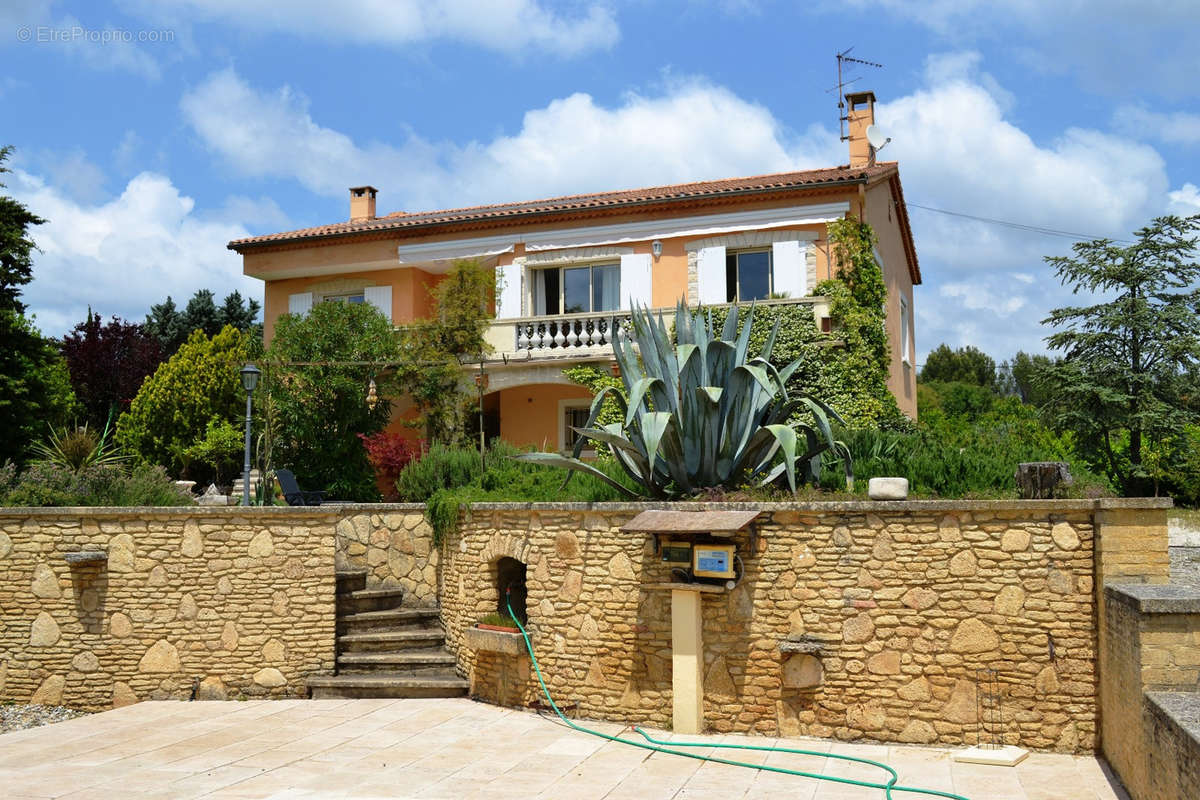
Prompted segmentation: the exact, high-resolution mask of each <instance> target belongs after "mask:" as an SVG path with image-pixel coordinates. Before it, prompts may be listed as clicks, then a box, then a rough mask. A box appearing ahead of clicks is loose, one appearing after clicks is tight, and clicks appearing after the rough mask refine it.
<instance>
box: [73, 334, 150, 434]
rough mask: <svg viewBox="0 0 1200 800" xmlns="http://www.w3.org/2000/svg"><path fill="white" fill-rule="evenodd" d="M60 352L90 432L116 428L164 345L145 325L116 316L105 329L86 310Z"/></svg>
mask: <svg viewBox="0 0 1200 800" xmlns="http://www.w3.org/2000/svg"><path fill="white" fill-rule="evenodd" d="M62 353H63V356H64V357H65V358H66V360H67V368H68V369H69V370H70V373H71V386H72V387H73V388H74V390H75V397H76V399H77V400H78V401H79V404H80V406H81V407H82V411H83V413H84V417H85V418H86V419H87V421H88V423H89V424H90V425H91V426H92V427H94V428H99V427H101V426H103V425H105V424H107V423H108V422H109V420H110V419H111V420H112V421H113V422H114V423H115V422H116V419H117V417H118V416H119V415H120V414H122V413H124V412H125V411H127V410H128V409H129V403H130V402H131V401H132V400H133V398H134V397H136V396H137V393H138V390H139V389H140V388H141V387H142V381H144V380H145V379H146V376H147V375H150V374H151V373H153V372H154V370H155V369H156V368H157V367H158V365H159V364H160V363H162V360H163V352H162V345H161V344H159V341H158V339H156V338H155V337H153V336H151V335H150V334H149V333H148V332H147V331H146V328H145V326H143V325H138V324H136V323H131V322H126V321H124V320H122V319H120V318H119V317H113V318H112V319H111V320H110V321H109V322H108V324H107V325H105V324H103V323H102V322H101V321H100V315H99V314H93V313H91V312H90V311H89V312H88V318H87V319H86V320H84V321H83V322H81V323H79V324H78V325H76V326H75V327H74V328H73V329H72V330H71V332H70V333H68V334H67V335H66V336H64V337H63V341H62Z"/></svg>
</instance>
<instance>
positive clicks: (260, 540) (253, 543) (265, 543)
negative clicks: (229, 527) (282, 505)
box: [249, 531, 275, 558]
mask: <svg viewBox="0 0 1200 800" xmlns="http://www.w3.org/2000/svg"><path fill="white" fill-rule="evenodd" d="M274 552H275V542H273V541H272V540H271V532H270V531H259V532H258V533H256V534H255V535H254V538H253V539H251V540H250V547H249V553H250V557H251V558H266V557H267V556H269V555H271V554H272V553H274Z"/></svg>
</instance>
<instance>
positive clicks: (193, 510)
mask: <svg viewBox="0 0 1200 800" xmlns="http://www.w3.org/2000/svg"><path fill="white" fill-rule="evenodd" d="M398 511H403V512H408V513H420V512H424V511H425V504H424V503H330V504H326V505H321V506H46V507H27V506H13V507H9V508H0V519H4V518H12V517H212V518H216V519H223V518H227V517H275V516H282V517H305V516H311V517H333V516H340V515H345V514H347V513H350V514H362V513H370V514H386V513H391V512H398Z"/></svg>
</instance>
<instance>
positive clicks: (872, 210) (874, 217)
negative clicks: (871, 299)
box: [863, 181, 917, 419]
mask: <svg viewBox="0 0 1200 800" xmlns="http://www.w3.org/2000/svg"><path fill="white" fill-rule="evenodd" d="M864 208H865V213H864V215H863V220H864V221H865V222H867V223H868V224H869V225H870V226H871V227H872V228H873V229H874V230H875V235H876V236H877V237H878V238H879V245H878V248H879V256H880V258H881V259H882V260H883V280H884V283H886V284H887V291H888V298H887V334H888V344H889V346H890V347H891V352H892V369H891V375H890V376H889V378H888V389H889V390H891V392H892V394H893V395H894V396H895V398H896V402H897V403H899V405H900V410H901V411H903V412H904V413H905V414H906V415H908V416H909V417H911V418H913V419H916V418H917V387H916V375H915V373H914V365H915V364H916V354H915V351H916V341H915V340H916V336H915V331H916V326H915V323H914V321H913V316H914V314H913V311H914V307H913V285H912V277H911V275H910V274H909V271H908V261H907V256H906V255H905V252H904V241H903V239H902V237H901V233H900V222H899V215H898V214H897V213H896V209H895V208H894V207H893V205H892V192H891V187H890V185H889V183H888V181H882V182H880V183H877V184H875V185H874V186H872V187H871V188H870V189H868V190H867V192H866V203H865V206H864ZM901 297H904V298H905V299H906V300H907V302H908V326H909V328H908V334H909V335H908V352H907V353H901V352H900V343H901V341H902V337H901V335H900V298H901Z"/></svg>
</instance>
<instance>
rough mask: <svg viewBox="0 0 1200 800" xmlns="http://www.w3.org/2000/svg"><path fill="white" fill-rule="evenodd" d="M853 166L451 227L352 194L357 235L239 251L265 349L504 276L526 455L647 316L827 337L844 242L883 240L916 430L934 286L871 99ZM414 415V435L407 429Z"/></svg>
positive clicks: (854, 122) (559, 441) (483, 210)
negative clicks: (694, 309)
mask: <svg viewBox="0 0 1200 800" xmlns="http://www.w3.org/2000/svg"><path fill="white" fill-rule="evenodd" d="M847 100H848V101H849V113H848V117H849V145H850V147H849V149H850V153H849V155H850V163H849V164H848V165H844V166H838V167H831V168H828V169H816V170H807V171H803V172H787V173H780V174H774V175H759V176H755V177H749V178H730V179H725V180H714V181H704V182H700V183H686V184H678V185H674V186H658V187H653V188H647V189H631V190H627V191H618V192H603V193H599V194H587V195H576V196H571V197H558V198H553V199H549V200H535V201H530V202H519V203H504V204H501V205H489V206H477V207H472V208H459V209H450V210H446V211H427V212H416V213H409V212H402V211H401V212H394V213H391V214H387V215H385V216H377V214H376V194H377V190H376V189H375V188H374V187H373V186H358V187H354V188H352V189H351V190H350V219H349V221H347V222H339V223H334V224H331V225H322V226H320V227H315V228H306V229H303V230H296V231H288V232H285V233H274V234H268V235H265V236H256V237H252V238H248V239H239V240H237V241H234V242H230V244H229V247H230V249H232V250H235V251H237V252H238V253H240V254H241V255H242V257H243V268H244V271H245V274H247V275H251V276H253V277H256V278H260V279H262V280H263V281H264V283H265V284H266V286H265V302H264V304H263V305H264V312H263V316H264V327H265V335H266V337H267V338H268V340H269V339H270V336H271V332H272V329H273V326H274V321H275V318H276V317H277V316H278V315H280V314H282V313H285V312H291V313H300V314H303V313H305V312H306V311H307V310H308V309H309V308H311V307H312V304H313V303H320V302H330V301H340V302H365V303H371V304H372V305H374V306H376V307H377V308H379V310H380V311H382V312H383V313H384V314H386V315H387V316H388V317H389V318H390V319H391V320H392V322H393V323H394V324H396V325H402V324H404V323H406V322H409V321H411V320H414V319H418V318H421V317H423V316H427V315H428V313H429V292H428V289H429V288H430V287H431V286H433V285H435V284H436V283H437V282H438V281H439V280H441V279H442V277H443V276H444V275H445V274H446V272H447V271H448V270H449V269H450V267H451V266H452V265H453V263H454V262H455V261H456V260H459V259H466V258H469V259H477V260H479V261H480V262H482V263H483V264H485V265H489V266H493V267H494V268H495V270H496V273H497V278H498V285H499V287H500V288H499V291H498V294H497V302H496V309H495V312H496V313H495V320H494V321H493V323H492V325H491V327H490V330H489V332H488V339H489V341H490V343H491V344H492V345H493V347H494V348H495V353H494V354H493V355H492V356H491V357H490V360H489V363H488V365H487V372H488V383H487V395H486V397H485V398H484V409H485V418H486V419H487V420H488V425H489V427H490V428H491V429H492V431H493V432H494V433H499V434H500V435H501V436H502V437H504V438H505V439H507V440H509V441H511V442H513V443H515V444H518V445H534V446H537V447H544V448H547V449H556V448H557V449H562V448H565V447H567V446H568V444H569V443H570V442H571V439H572V433H571V431H570V426H571V425H573V424H575V425H577V424H581V422H582V420H581V416H582V417H583V419H586V408H587V406H588V404H589V400H590V396H589V393H588V392H587V390H586V389H584V388H582V387H580V386H578V385H576V384H572V383H570V382H568V381H567V380H566V378H564V377H563V374H562V370H563V367H564V366H569V365H574V364H579V363H596V364H599V365H604V364H609V363H612V350H611V345H610V340H611V337H613V336H619V335H624V333H623V325H624V324H625V320H626V318H627V313H628V311H629V310H630V308H632V307H633V306H634V305H635V304H641V305H649V306H651V307H657V308H674V306H675V305H676V303H677V301H679V300H680V299H683V300H684V301H685V302H686V303H688V304H689V305H696V304H703V305H721V304H726V303H744V302H748V301H751V300H757V301H765V302H769V303H801V304H806V305H808V306H810V307H811V308H812V309H813V312H814V314H816V316H817V318H818V320H817V321H818V324H820V323H822V322H825V321H826V320H825V317H827V311H826V309H825V306H824V304H823V302H822V301H821V299H820V298H814V297H813V296H812V290H813V287H814V286H815V285H816V284H817V283H818V282H819V281H821V280H824V279H825V278H827V277H829V273H830V261H831V259H830V253H829V242H828V237H827V234H826V224H827V223H829V222H831V221H833V220H836V219H839V218H842V217H845V216H848V215H849V216H853V217H855V218H858V219H861V220H864V221H866V222H868V223H870V225H871V226H872V227H873V228H874V230H875V232H876V234H877V235H878V238H879V245H878V252H877V258H878V260H879V262H880V265H881V266H882V268H883V273H884V277H885V280H886V282H887V286H888V300H887V327H888V335H889V339H890V342H891V347H892V354H893V355H892V369H891V375H890V379H889V382H888V388H889V389H890V390H891V392H892V393H893V394H894V395H895V397H896V399H897V401H898V402H899V405H900V408H901V409H902V410H903V411H904V412H905V413H906V414H908V415H909V416H913V417H915V416H916V387H915V385H914V380H915V376H914V374H913V367H912V364H913V353H914V345H913V286H914V285H915V284H919V283H920V282H921V274H920V270H919V268H918V265H917V255H916V250H915V248H914V246H913V239H912V233H911V231H910V229H909V224H908V212H907V210H906V208H905V205H904V195H903V193H902V191H901V187H900V175H899V170H898V168H897V165H896V164H895V163H893V162H880V163H876V162H875V153H874V150H873V148H872V147H871V146H870V144H869V143H868V141H867V137H866V128H867V126H868V125H870V124H872V123H873V121H874V103H875V96H874V94H872V93H871V92H861V93H856V94H850V95H847ZM405 413H406V412H405V409H404V407H403V403H402V402H401V403H399V404H398V408H397V421H398V422H399V420H400V418H402V417H404V416H405Z"/></svg>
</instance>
